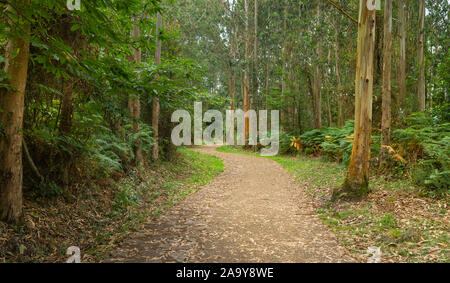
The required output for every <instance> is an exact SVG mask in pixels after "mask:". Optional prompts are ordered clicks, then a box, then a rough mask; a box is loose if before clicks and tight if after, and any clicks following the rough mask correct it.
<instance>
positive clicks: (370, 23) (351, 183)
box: [333, 0, 376, 199]
mask: <svg viewBox="0 0 450 283" xmlns="http://www.w3.org/2000/svg"><path fill="white" fill-rule="evenodd" d="M366 2H367V1H366V0H360V1H359V20H358V48H357V61H356V78H355V132H354V139H353V149H352V155H351V161H350V165H349V168H348V172H347V176H346V179H345V181H344V184H343V185H342V187H341V188H340V189H339V190H337V191H335V192H334V193H333V198H334V199H336V198H338V197H341V196H345V197H360V196H363V195H365V194H367V193H368V192H369V163H370V138H371V132H372V93H373V59H374V49H375V26H376V23H375V22H376V20H375V10H373V11H370V10H369V9H368V8H367V5H366Z"/></svg>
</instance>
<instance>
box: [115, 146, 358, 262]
mask: <svg viewBox="0 0 450 283" xmlns="http://www.w3.org/2000/svg"><path fill="white" fill-rule="evenodd" d="M215 149H216V147H214V146H204V147H199V148H196V149H195V150H197V151H199V152H202V153H207V154H213V155H216V156H218V157H220V158H222V159H223V161H224V163H225V168H226V169H225V171H224V172H223V173H222V174H221V175H220V176H218V177H217V178H216V179H214V180H213V181H212V183H210V184H209V185H206V186H205V187H204V188H202V189H201V190H200V191H199V192H197V193H196V194H193V195H191V196H189V197H187V198H186V199H185V200H184V201H182V202H181V203H179V204H178V205H177V206H175V207H173V208H172V209H170V210H168V211H167V212H165V213H163V214H162V215H161V216H160V217H158V218H157V219H154V220H152V221H151V222H150V223H148V224H146V225H145V227H144V229H142V231H140V232H138V233H136V234H135V235H134V236H133V237H132V238H131V239H129V240H127V241H126V242H125V243H124V244H123V245H122V246H121V247H120V248H119V249H118V250H117V251H116V252H115V253H114V255H113V258H111V259H109V260H107V261H108V262H351V261H354V260H352V258H351V257H350V256H349V253H348V251H346V250H345V249H344V248H343V247H342V246H341V245H340V244H339V242H338V240H337V239H336V237H335V236H334V234H333V233H332V232H330V231H329V230H328V229H327V228H326V226H325V225H324V224H323V223H322V222H321V221H320V219H319V218H318V217H317V215H316V214H315V212H314V210H313V208H312V205H311V203H310V199H309V197H308V196H307V195H306V193H305V189H304V188H302V187H301V186H300V185H299V184H298V183H296V182H295V180H294V178H293V177H292V176H291V175H289V174H288V172H287V171H286V170H285V169H283V168H282V167H281V166H280V165H279V164H278V163H276V162H274V161H272V160H270V159H267V158H261V157H254V156H246V155H240V154H229V153H221V152H217V151H216V150H215Z"/></svg>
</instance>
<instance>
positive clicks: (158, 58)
mask: <svg viewBox="0 0 450 283" xmlns="http://www.w3.org/2000/svg"><path fill="white" fill-rule="evenodd" d="M76 2H79V3H80V9H77V7H76V6H71V5H72V4H73V3H76ZM375 2H376V1H375ZM380 3H381V7H380V9H379V10H377V9H371V8H370V5H369V3H366V1H365V0H360V1H350V0H279V1H271V0H126V1H121V0H116V1H113V0H95V1H94V0H81V1H63V0H5V1H1V2H0V16H1V17H0V18H1V20H0V67H1V68H0V218H1V219H2V220H4V221H6V222H17V221H19V220H20V219H21V218H22V214H23V213H22V212H23V195H24V194H25V195H26V196H27V197H28V198H29V199H36V198H44V199H45V198H52V197H54V196H67V194H68V193H69V192H71V191H72V190H73V189H74V188H76V187H77V184H79V183H80V180H83V179H84V178H87V179H95V178H100V177H111V176H113V177H114V176H119V177H120V176H124V175H127V174H129V173H130V172H132V171H134V170H136V168H145V167H146V166H148V165H149V164H155V163H158V162H160V161H164V160H166V161H167V160H169V161H170V160H172V158H174V155H175V152H176V148H175V146H174V145H173V144H172V143H171V131H172V129H173V127H174V123H172V122H171V115H172V113H173V111H175V110H177V109H186V110H188V111H190V112H193V108H194V102H203V105H204V107H203V108H204V109H203V111H206V110H208V109H217V110H220V111H222V112H224V113H225V111H226V110H228V109H232V110H235V109H243V110H244V111H248V110H250V109H254V110H280V129H281V133H280V136H281V140H280V143H281V152H280V153H282V154H284V153H296V154H297V153H299V152H302V153H304V154H306V155H313V156H327V157H329V158H330V159H332V160H334V161H338V162H343V163H345V164H346V165H348V166H349V169H348V173H347V178H346V180H345V182H344V184H343V185H342V187H341V188H340V189H338V190H336V192H335V194H334V197H336V198H339V197H341V196H343V195H347V196H348V195H355V196H360V195H362V194H366V193H368V191H369V184H368V182H369V181H368V179H369V168H370V171H371V172H372V173H376V174H381V175H383V174H385V175H395V174H397V175H398V176H399V177H402V178H405V177H409V178H411V179H413V180H415V182H416V183H417V184H418V185H419V186H421V187H423V188H426V190H427V191H428V192H429V193H430V194H431V195H433V196H436V195H442V194H444V195H445V194H447V193H448V188H449V186H450V167H449V166H450V156H449V154H450V148H449V144H450V143H449V141H450V140H449V139H450V134H449V132H450V124H449V123H450V97H449V93H448V92H449V84H450V55H449V53H448V51H449V48H450V41H449V37H448V35H449V13H450V1H448V0H418V1H416V0H398V1H392V0H383V1H380ZM69 8H70V9H69ZM247 126H248V125H247ZM246 135H247V138H248V130H246ZM254 149H255V150H257V149H260V145H258V146H255V147H254ZM372 173H371V174H372Z"/></svg>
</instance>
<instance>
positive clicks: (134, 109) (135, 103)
mask: <svg viewBox="0 0 450 283" xmlns="http://www.w3.org/2000/svg"><path fill="white" fill-rule="evenodd" d="M134 20H135V21H137V18H136V19H134ZM133 36H134V37H135V38H136V39H137V38H139V27H138V26H136V25H133ZM133 59H134V60H135V62H136V64H140V63H141V51H140V50H139V49H135V50H134V56H133ZM138 76H139V75H138ZM128 107H129V109H130V114H131V118H132V119H133V133H135V134H137V133H139V131H140V128H139V121H138V120H139V118H140V116H141V113H140V112H141V103H140V101H139V97H138V96H137V95H135V94H131V95H130V96H129V100H128ZM134 161H135V164H136V165H137V166H143V165H144V164H143V162H144V159H143V157H142V148H141V139H140V138H137V139H136V141H135V142H134Z"/></svg>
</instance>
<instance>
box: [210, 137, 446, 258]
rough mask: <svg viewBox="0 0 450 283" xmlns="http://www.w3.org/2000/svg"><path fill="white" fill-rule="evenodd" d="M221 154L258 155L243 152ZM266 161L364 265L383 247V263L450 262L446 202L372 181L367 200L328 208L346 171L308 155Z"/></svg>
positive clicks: (400, 183)
mask: <svg viewBox="0 0 450 283" xmlns="http://www.w3.org/2000/svg"><path fill="white" fill-rule="evenodd" d="M217 150H218V151H221V152H227V153H237V154H247V155H255V153H253V152H251V151H244V150H242V148H240V147H230V146H223V147H220V148H218V149H217ZM267 158H270V159H272V160H274V161H276V162H278V163H279V164H280V165H281V166H283V167H284V168H285V169H286V170H287V171H288V172H289V173H290V174H291V175H293V176H295V177H296V180H297V182H299V183H301V184H302V185H304V186H305V187H306V188H307V193H308V195H309V196H310V197H311V198H312V200H313V203H314V206H315V208H316V212H317V214H318V215H319V217H320V219H322V221H323V222H325V223H326V224H327V225H328V227H329V228H330V229H332V230H333V231H334V232H335V234H336V235H337V236H338V237H339V238H340V239H341V241H342V242H343V244H344V245H345V246H346V247H347V248H348V249H349V250H350V251H351V252H352V254H353V255H354V256H355V257H356V258H359V259H360V260H361V261H365V260H367V255H366V250H367V248H368V247H369V246H379V247H381V250H382V260H383V262H449V261H450V250H449V245H450V243H449V240H450V223H449V216H448V204H449V203H448V199H442V200H435V199H433V200H432V199H429V198H426V197H421V196H419V195H418V191H419V190H418V189H417V188H416V187H414V185H412V184H411V183H410V182H409V181H408V180H385V179H383V178H379V177H372V178H371V180H370V186H371V188H372V193H371V194H370V195H369V196H368V197H367V198H365V199H364V200H362V201H360V202H338V203H335V204H330V202H329V201H328V200H329V199H330V196H331V191H332V188H334V187H337V186H339V185H340V184H341V183H342V182H343V178H344V176H345V172H346V167H345V166H343V165H340V164H337V163H333V162H327V161H322V160H320V159H317V158H310V157H305V156H299V157H292V156H275V157H267Z"/></svg>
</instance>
